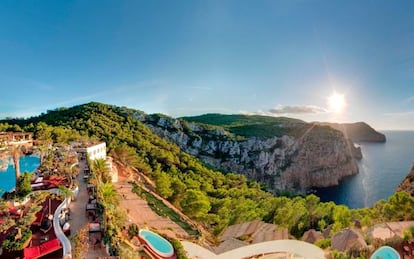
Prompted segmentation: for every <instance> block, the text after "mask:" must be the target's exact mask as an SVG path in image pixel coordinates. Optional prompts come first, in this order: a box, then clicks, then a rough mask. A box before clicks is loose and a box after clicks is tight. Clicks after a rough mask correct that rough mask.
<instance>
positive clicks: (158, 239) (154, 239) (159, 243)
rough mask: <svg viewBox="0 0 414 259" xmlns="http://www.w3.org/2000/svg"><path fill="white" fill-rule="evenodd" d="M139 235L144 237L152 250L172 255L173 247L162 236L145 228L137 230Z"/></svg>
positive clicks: (165, 255)
mask: <svg viewBox="0 0 414 259" xmlns="http://www.w3.org/2000/svg"><path fill="white" fill-rule="evenodd" d="M139 235H140V237H141V238H142V239H144V240H145V241H146V242H147V244H148V245H149V246H150V247H151V249H152V250H154V252H156V253H158V254H159V255H161V256H164V257H170V256H172V255H174V248H173V247H172V245H171V244H170V242H168V241H167V240H166V239H165V238H163V237H162V236H160V235H158V234H156V233H154V232H152V231H149V230H145V229H141V230H140V231H139Z"/></svg>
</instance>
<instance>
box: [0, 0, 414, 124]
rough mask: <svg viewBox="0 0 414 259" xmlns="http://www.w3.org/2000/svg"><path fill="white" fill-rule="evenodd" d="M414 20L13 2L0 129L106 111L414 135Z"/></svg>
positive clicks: (275, 9)
mask: <svg viewBox="0 0 414 259" xmlns="http://www.w3.org/2000/svg"><path fill="white" fill-rule="evenodd" d="M412 13H414V2H412V1H408V0H407V1H380V0H379V1H351V0H350V1H335V0H333V1H332V0H329V1H328V0H326V1H316V0H315V1H311V0H306V1H305V0H303V1H302V0H289V1H288V0H286V1H282V0H280V1H243V0H237V1H225V0H218V1H213V0H208V1H205V0H200V1H196V0H193V1H184V0H183V1H136V0H133V1H115V0H113V1H102V0H99V1H92V0H90V1H89V0H88V1H7V0H5V1H1V2H0V87H1V90H2V98H1V102H0V118H3V117H6V116H12V117H14V116H19V117H27V116H32V115H38V114H40V113H41V112H45V111H46V110H48V109H55V108H57V107H63V106H64V107H70V106H73V105H77V104H81V103H86V102H90V101H98V102H103V103H108V104H115V105H122V106H127V107H131V108H137V109H140V110H143V111H145V112H147V113H155V112H161V113H165V114H169V115H171V116H174V117H178V116H185V115H197V114H203V113H210V112H215V113H216V112H218V113H226V114H231V113H249V114H267V115H275V116H288V117H295V118H301V119H304V120H306V121H340V122H342V121H346V122H354V121H366V122H368V123H369V124H371V125H372V126H373V127H375V128H377V129H414V30H413V28H414V18H413V16H412ZM333 92H337V93H339V94H342V95H343V96H344V97H345V100H346V106H345V107H344V108H342V109H341V112H340V113H334V112H332V111H331V109H330V107H329V106H327V98H328V97H329V96H330V95H332V93H333Z"/></svg>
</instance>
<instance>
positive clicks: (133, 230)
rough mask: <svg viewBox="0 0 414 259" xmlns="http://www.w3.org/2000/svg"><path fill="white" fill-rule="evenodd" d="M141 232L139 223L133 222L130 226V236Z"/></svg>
mask: <svg viewBox="0 0 414 259" xmlns="http://www.w3.org/2000/svg"><path fill="white" fill-rule="evenodd" d="M138 233H139V228H138V225H137V224H135V223H133V224H131V225H130V226H129V228H128V235H129V237H130V238H133V237H134V236H137V235H138Z"/></svg>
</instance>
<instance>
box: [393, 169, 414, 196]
mask: <svg viewBox="0 0 414 259" xmlns="http://www.w3.org/2000/svg"><path fill="white" fill-rule="evenodd" d="M397 191H406V192H408V193H409V194H410V195H411V196H414V166H413V167H412V168H411V171H410V173H409V174H408V175H407V176H406V177H405V179H404V180H403V181H402V182H401V183H400V185H399V186H398V187H397Z"/></svg>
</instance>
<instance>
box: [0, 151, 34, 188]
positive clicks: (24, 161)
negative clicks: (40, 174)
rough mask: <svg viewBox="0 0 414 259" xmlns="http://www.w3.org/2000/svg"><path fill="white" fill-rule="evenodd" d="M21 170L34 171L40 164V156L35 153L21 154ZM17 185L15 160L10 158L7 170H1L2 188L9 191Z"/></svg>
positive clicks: (0, 182)
mask: <svg viewBox="0 0 414 259" xmlns="http://www.w3.org/2000/svg"><path fill="white" fill-rule="evenodd" d="M19 164H20V172H21V173H24V172H34V171H35V170H36V169H37V168H38V167H39V165H40V158H39V157H38V156H35V155H30V156H21V157H20V159H19ZM14 187H16V177H15V172H14V164H13V160H10V162H9V166H8V167H7V169H6V170H2V171H0V190H2V191H5V192H8V191H11V190H12V189H13V188H14Z"/></svg>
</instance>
